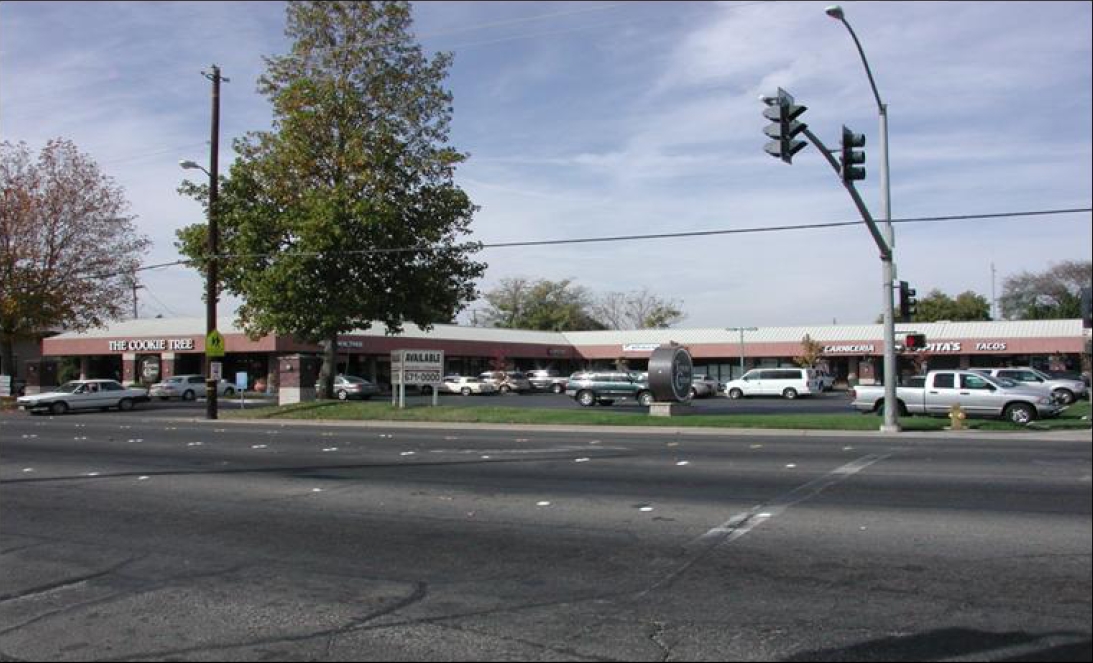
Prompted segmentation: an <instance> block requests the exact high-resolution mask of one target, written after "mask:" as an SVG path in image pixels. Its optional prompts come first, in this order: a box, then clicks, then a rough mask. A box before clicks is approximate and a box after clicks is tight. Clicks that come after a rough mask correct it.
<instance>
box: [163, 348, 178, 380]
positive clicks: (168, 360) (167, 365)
mask: <svg viewBox="0 0 1093 663" xmlns="http://www.w3.org/2000/svg"><path fill="white" fill-rule="evenodd" d="M177 361H178V358H177V357H176V356H175V353H173V352H164V353H163V354H161V355H160V356H159V379H160V380H161V381H162V380H166V379H167V378H169V377H173V376H174V375H175V374H176V373H177V371H175V362H177Z"/></svg>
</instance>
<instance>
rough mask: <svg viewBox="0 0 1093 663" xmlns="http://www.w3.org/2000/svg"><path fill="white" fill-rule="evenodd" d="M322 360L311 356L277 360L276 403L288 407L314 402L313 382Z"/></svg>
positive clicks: (317, 377)
mask: <svg viewBox="0 0 1093 663" xmlns="http://www.w3.org/2000/svg"><path fill="white" fill-rule="evenodd" d="M321 365H322V360H321V359H319V358H318V357H315V356H312V355H285V356H282V357H278V359H277V374H278V380H277V382H278V389H277V403H278V404H279V405H289V404H292V403H301V402H304V401H313V400H315V381H316V380H318V379H319V367H320V366H321Z"/></svg>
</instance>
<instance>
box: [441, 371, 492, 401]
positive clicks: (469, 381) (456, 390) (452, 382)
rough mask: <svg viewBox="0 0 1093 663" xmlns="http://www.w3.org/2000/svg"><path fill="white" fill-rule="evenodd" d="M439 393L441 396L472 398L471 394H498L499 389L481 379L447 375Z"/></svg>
mask: <svg viewBox="0 0 1093 663" xmlns="http://www.w3.org/2000/svg"><path fill="white" fill-rule="evenodd" d="M437 391H438V393H441V394H444V393H448V394H462V395H463V396H470V395H471V394H480V395H481V394H495V393H497V387H495V386H493V385H492V384H490V383H488V382H483V381H482V380H481V379H480V378H469V377H463V376H461V375H446V376H444V380H443V381H442V382H441V383H440V388H439V389H438V390H437Z"/></svg>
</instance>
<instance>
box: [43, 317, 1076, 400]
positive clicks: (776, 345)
mask: <svg viewBox="0 0 1093 663" xmlns="http://www.w3.org/2000/svg"><path fill="white" fill-rule="evenodd" d="M220 331H221V333H222V334H223V336H224V340H225V351H226V356H225V357H224V358H223V359H222V360H221V361H223V375H224V376H225V377H227V378H228V379H229V380H232V381H234V380H235V377H236V376H237V375H238V374H240V373H246V374H247V381H248V386H249V387H251V388H253V387H254V386H255V384H256V383H262V384H260V385H259V387H263V386H264V387H265V388H267V389H270V390H273V389H276V388H277V386H278V385H279V384H280V383H281V378H280V372H281V370H282V367H283V366H286V365H288V363H287V360H289V359H290V358H293V357H297V358H298V356H299V355H309V354H318V353H319V352H320V348H319V347H318V346H317V345H311V344H306V343H301V342H299V341H297V340H295V339H293V338H291V337H286V336H265V337H262V338H259V339H257V340H252V339H250V338H248V337H247V335H246V334H245V333H243V331H242V330H241V329H235V328H229V329H223V328H222V329H221V330H220ZM385 331H386V330H385V329H384V328H383V327H382V326H381V327H379V328H376V329H371V330H367V331H360V332H356V333H351V334H346V335H344V336H341V337H339V341H338V345H339V348H338V369H339V371H340V372H343V373H347V374H350V375H360V376H363V377H367V378H370V379H372V380H374V381H376V382H379V383H381V384H382V383H390V365H391V364H390V362H391V352H392V351H393V350H401V349H427V350H443V351H444V355H445V364H446V365H445V370H446V371H447V372H448V373H459V374H462V375H477V374H478V373H479V372H481V371H484V370H488V369H489V368H490V367H491V366H493V365H495V364H497V363H498V362H505V364H506V365H508V366H509V367H510V368H515V369H520V370H530V369H534V368H553V369H557V370H559V371H560V372H561V373H563V374H568V373H569V372H570V371H574V370H577V369H581V368H588V367H608V366H615V365H616V364H617V363H618V362H620V361H621V360H625V361H626V363H627V365H628V366H629V367H630V368H632V369H635V370H641V369H644V368H645V366H646V363H647V361H648V357H649V355H650V353H651V352H652V351H653V349H654V348H656V347H657V346H659V345H662V344H668V343H678V344H680V345H683V346H685V347H686V348H687V349H688V350H690V352H691V355H692V356H693V357H694V361H695V370H696V373H707V374H709V375H711V376H713V377H714V378H716V379H719V380H721V381H727V380H729V379H731V378H732V377H736V376H739V375H740V373H741V365H742V366H743V368H744V370H747V369H751V368H755V367H776V366H787V365H795V362H794V358H795V357H799V356H801V355H803V354H804V345H803V341H804V339H805V337H806V336H807V337H809V338H810V339H812V340H813V341H815V342H817V343H819V344H820V345H821V346H822V349H823V352H822V354H821V358H820V363H822V364H825V365H826V366H827V368H828V370H829V371H830V372H831V373H832V374H833V375H835V377H836V381H837V384H838V383H840V382H841V383H851V384H853V383H863V384H869V383H872V382H873V381H875V380H876V379H878V378H879V377H880V376H881V374H882V365H883V353H884V342H883V329H882V327H881V325H863V326H816V327H761V328H758V329H754V330H749V331H744V332H743V336H741V332H740V331H739V330H726V329H721V328H719V329H655V330H636V331H598V332H539V331H519V330H509V329H491V328H481V327H461V326H455V325H436V326H435V327H434V328H433V329H432V330H431V331H428V332H426V331H422V330H421V329H419V328H417V327H416V326H413V325H407V326H406V328H405V330H404V332H403V333H402V334H399V335H395V336H388V335H387V334H385ZM910 332H918V333H923V334H925V335H926V338H927V341H928V346H927V349H926V350H925V352H922V353H915V354H916V356H915V357H912V356H910V355H906V354H905V355H902V356H901V357H900V370H901V372H903V373H908V372H918V371H919V370H922V369H936V368H967V367H989V366H1011V365H1012V366H1029V365H1031V366H1037V367H1041V368H1046V369H1051V370H1081V366H1082V364H1081V358H1082V352H1083V348H1084V343H1085V339H1086V338H1087V336H1086V333H1085V330H1083V328H1082V321H1081V320H1079V319H1076V320H1038V321H1003V322H938V323H928V324H923V323H913V324H901V325H897V327H896V338H897V339H899V338H902V336H903V335H904V334H906V333H910ZM741 341H743V342H741ZM204 350H205V321H204V318H175V319H163V318H159V319H150V320H130V321H127V322H120V323H116V324H114V325H112V326H110V327H108V328H105V329H99V330H93V331H90V332H86V333H65V334H61V335H58V336H53V337H50V338H45V339H43V340H42V358H41V359H35V360H32V361H29V362H27V366H26V378H27V387H28V391H31V392H33V391H35V390H36V388H40V387H42V386H49V385H52V384H55V382H56V381H57V379H58V378H60V377H76V375H77V374H78V375H79V376H80V377H87V378H95V377H100V378H118V379H121V380H123V381H125V382H145V383H150V382H154V381H157V380H160V379H163V378H165V377H169V376H171V375H181V374H187V373H202V372H203V366H204ZM282 360H286V361H282Z"/></svg>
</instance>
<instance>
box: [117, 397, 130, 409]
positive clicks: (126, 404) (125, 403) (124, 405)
mask: <svg viewBox="0 0 1093 663" xmlns="http://www.w3.org/2000/svg"><path fill="white" fill-rule="evenodd" d="M132 409H133V399H132V398H123V399H121V400H120V401H118V410H119V411H121V412H128V411H129V410H132Z"/></svg>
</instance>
